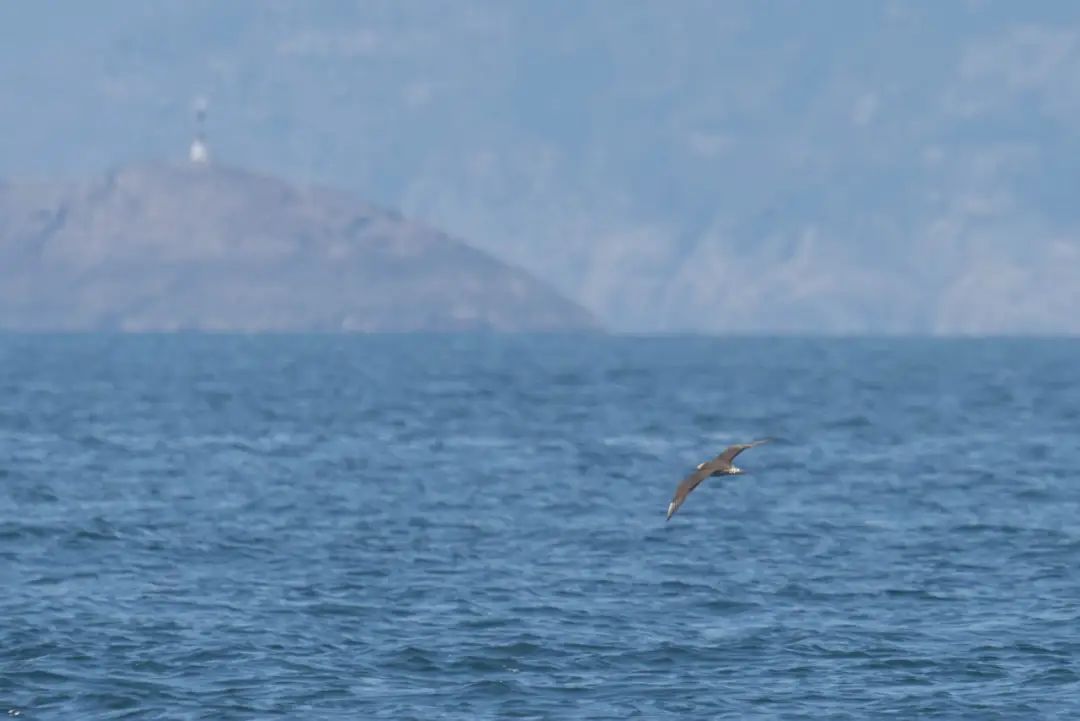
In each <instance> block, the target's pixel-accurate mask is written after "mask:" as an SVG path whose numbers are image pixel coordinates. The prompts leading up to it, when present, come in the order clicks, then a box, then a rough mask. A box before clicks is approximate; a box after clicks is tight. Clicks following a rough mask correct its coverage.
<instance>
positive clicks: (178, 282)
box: [0, 164, 594, 332]
mask: <svg viewBox="0 0 1080 721" xmlns="http://www.w3.org/2000/svg"><path fill="white" fill-rule="evenodd" d="M592 327H594V323H593V320H592V318H591V317H590V315H589V314H588V313H587V312H586V311H584V310H583V309H582V308H580V307H579V306H577V305H575V304H574V303H573V302H571V301H569V300H567V299H566V298H564V297H562V296H561V295H559V294H558V293H556V292H555V291H554V290H552V289H550V288H548V287H547V286H546V285H544V284H543V283H541V282H540V281H538V280H536V279H535V278H533V277H532V276H530V275H529V274H527V273H525V272H524V271H522V270H519V269H517V268H514V267H511V266H510V265H507V264H505V263H503V262H501V261H499V260H497V259H496V258H494V257H493V256H491V255H489V254H487V253H484V252H481V251H479V250H477V249H475V248H472V247H470V246H469V245H467V244H465V243H463V242H460V241H457V240H455V239H453V238H450V237H448V236H447V235H445V234H443V233H440V232H438V231H436V230H433V229H430V228H427V227H424V226H422V225H420V224H417V223H414V222H410V221H409V220H406V219H405V218H403V217H401V216H400V215H399V214H397V213H394V212H391V211H388V210H384V209H381V208H378V207H375V206H373V205H371V204H368V203H365V202H363V201H360V200H357V199H355V198H353V197H351V196H349V195H347V194H345V193H342V192H337V191H334V190H331V189H327V188H320V187H297V186H294V185H291V184H289V183H286V182H284V181H282V180H278V179H275V178H273V177H268V176H265V175H260V174H257V173H253V172H248V171H244V170H239V169H235V168H228V167H220V166H216V165H204V164H183V165H168V164H143V165H133V166H126V167H123V168H119V169H116V170H114V171H112V172H109V173H107V174H106V175H105V176H104V177H98V178H95V179H92V180H89V181H85V182H65V183H6V184H3V185H0V328H4V329H16V330H121V331H170V330H208V331H362V332H381V331H389V332H394V331H415V330H433V331H446V330H491V331H562V330H581V329H588V328H592Z"/></svg>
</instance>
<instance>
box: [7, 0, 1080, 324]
mask: <svg viewBox="0 0 1080 721" xmlns="http://www.w3.org/2000/svg"><path fill="white" fill-rule="evenodd" d="M614 5H615V4H614V3H569V2H567V3H532V2H499V1H497V0H491V1H485V2H480V1H475V2H468V1H462V2H453V3H451V2H424V3H398V2H391V1H387V2H368V3H358V4H317V5H297V4H295V3H286V2H280V3H279V2H243V1H241V2H235V3H218V2H213V1H212V0H195V1H192V2H189V1H188V0H165V1H164V2H158V3H154V4H150V5H147V4H141V3H134V2H119V1H117V2H111V3H101V4H98V3H95V4H77V3H70V4H69V5H67V6H65V8H64V12H62V13H60V12H56V11H55V9H54V8H53V7H52V6H50V7H46V6H41V7H39V6H38V5H33V4H27V3H13V4H7V5H3V6H2V7H0V26H3V27H5V28H11V29H13V30H12V32H10V33H9V37H8V38H7V40H6V41H5V43H3V44H2V45H0V64H4V65H6V66H8V67H11V68H19V69H20V71H19V72H18V73H11V74H9V76H8V79H7V80H6V81H5V82H6V83H8V84H7V85H6V91H5V92H6V95H7V97H8V98H10V99H12V100H11V101H9V102H8V103H6V104H0V174H3V175H4V176H7V177H12V176H23V175H31V176H38V177H41V176H50V175H54V174H65V175H84V174H87V173H90V172H100V171H101V170H103V169H104V168H105V167H107V166H109V165H112V164H113V163H115V162H117V161H122V160H126V159H128V158H133V157H136V158H141V157H161V156H162V155H169V154H171V155H173V156H175V157H180V156H182V155H183V154H184V153H185V152H186V148H187V142H188V139H189V137H190V133H191V121H190V103H191V100H192V98H193V97H194V96H195V95H198V94H205V95H207V96H208V97H209V98H210V101H211V102H210V111H209V120H208V129H209V135H210V144H211V148H212V150H213V152H215V153H216V154H217V156H218V157H222V158H227V159H228V160H229V161H230V162H232V163H234V164H238V165H242V166H246V167H258V168H266V169H269V170H272V171H274V172H275V173H277V174H278V175H280V176H282V177H288V178H294V179H298V180H299V181H301V182H307V181H310V180H315V179H317V180H320V181H323V182H327V183H330V184H333V185H336V186H340V187H343V188H347V189H349V190H351V191H355V192H357V193H358V194H359V195H360V196H361V197H366V198H372V199H374V200H376V201H378V202H379V203H381V204H384V205H387V206H390V207H400V208H402V209H403V211H404V212H405V214H406V215H408V216H410V217H417V218H421V219H423V220H425V221H427V222H430V223H431V224H433V225H435V226H437V227H440V228H444V229H446V230H447V231H448V232H450V233H451V234H453V235H455V236H458V237H462V238H465V239H467V240H468V241H469V242H470V243H475V244H476V245H477V246H478V247H481V248H483V249H485V250H489V251H491V252H493V253H494V254H495V255H496V256H497V257H500V258H504V259H507V260H509V261H511V262H514V263H516V264H519V265H521V266H523V267H525V268H527V269H528V270H530V271H532V272H534V273H536V274H537V275H539V276H540V277H541V278H543V279H544V280H546V281H548V282H549V283H551V284H553V285H554V286H556V287H557V288H559V289H560V290H562V291H564V292H566V293H568V294H569V295H571V296H572V297H574V298H576V299H578V300H580V301H581V302H583V303H584V304H586V305H587V306H588V307H589V308H591V309H592V310H594V311H596V312H597V313H599V314H600V315H601V316H602V317H603V318H604V319H606V320H607V321H609V322H610V323H611V324H613V325H615V326H616V327H623V328H633V329H686V328H695V329H702V330H809V331H815V330H817V331H822V330H823V331H835V332H859V331H869V332H891V331H923V332H926V331H929V332H934V331H941V332H1002V331H1031V330H1034V331H1038V332H1055V331H1070V332H1077V331H1080V313H1077V312H1076V311H1077V310H1078V308H1080V291H1078V290H1077V288H1080V243H1078V242H1077V238H1078V237H1080V210H1078V208H1080V206H1077V204H1076V203H1075V202H1074V201H1073V200H1072V195H1071V190H1070V189H1071V188H1072V187H1074V185H1075V182H1074V180H1075V178H1076V177H1078V176H1080V160H1078V158H1080V153H1078V152H1077V150H1078V149H1080V142H1078V141H1080V137H1078V132H1080V131H1078V130H1077V129H1078V128H1080V92H1078V90H1077V83H1076V80H1075V78H1077V77H1080V6H1078V5H1077V4H1075V3H1072V2H1068V1H1067V0H1052V1H1051V2H1045V3H1039V4H1038V5H1037V8H1036V9H1031V8H1030V7H1028V6H1027V5H1025V4H1020V3H1015V2H1010V1H1008V0H998V1H993V0H969V1H958V2H952V3H934V2H914V3H913V2H904V3H900V2H896V3H893V2H880V3H866V2H861V1H860V0H848V1H846V2H838V3H830V4H829V6H828V8H821V7H819V6H818V5H816V4H812V3H766V4H763V3H755V2H725V3H717V2H682V3H679V4H678V5H677V6H670V5H668V4H666V3H658V2H645V1H634V0H631V1H630V2H625V3H617V5H618V8H617V10H615V9H613V8H614Z"/></svg>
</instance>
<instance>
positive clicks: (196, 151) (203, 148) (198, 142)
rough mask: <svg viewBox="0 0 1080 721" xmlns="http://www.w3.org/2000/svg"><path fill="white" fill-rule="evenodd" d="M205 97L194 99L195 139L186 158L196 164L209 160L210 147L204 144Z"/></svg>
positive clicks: (202, 163)
mask: <svg viewBox="0 0 1080 721" xmlns="http://www.w3.org/2000/svg"><path fill="white" fill-rule="evenodd" d="M206 107H207V102H206V98H199V99H197V100H196V101H195V139H194V140H192V141H191V149H190V150H189V151H188V159H189V160H190V161H191V162H192V163H195V164H196V165H205V164H206V163H209V162H210V148H209V147H207V145H206Z"/></svg>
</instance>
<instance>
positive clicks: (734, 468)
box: [728, 466, 743, 476]
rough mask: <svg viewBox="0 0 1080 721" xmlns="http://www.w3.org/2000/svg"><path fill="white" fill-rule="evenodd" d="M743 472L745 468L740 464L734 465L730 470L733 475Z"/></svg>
mask: <svg viewBox="0 0 1080 721" xmlns="http://www.w3.org/2000/svg"><path fill="white" fill-rule="evenodd" d="M742 472H743V469H741V468H739V467H738V466H732V467H731V469H730V470H728V473H730V474H731V475H733V476H737V475H739V474H740V473H742Z"/></svg>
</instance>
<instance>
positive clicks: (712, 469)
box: [667, 438, 772, 521]
mask: <svg viewBox="0 0 1080 721" xmlns="http://www.w3.org/2000/svg"><path fill="white" fill-rule="evenodd" d="M771 440H772V438H762V439H761V440H759V441H753V442H751V443H739V444H736V445H734V446H728V447H727V448H725V449H724V452H723V453H721V454H720V455H718V456H717V457H716V458H714V459H712V460H711V461H706V462H705V463H702V464H701V465H700V466H698V467H697V470H695V471H694V472H693V473H691V474H690V475H689V476H687V477H686V478H684V479H683V482H682V483H680V484H679V487H678V488H676V489H675V495H674V496H673V497H672V499H671V503H669V504H668V508H667V520H669V521H670V520H671V517H672V516H673V515H674V514H675V511H677V510H679V506H681V505H682V504H683V501H685V500H686V497H687V496H689V495H690V491H692V490H694V489H695V488H697V487H698V485H700V483H701V482H702V481H704V480H705V479H706V478H708V477H709V476H734V475H738V474H740V473H742V472H743V470H742V469H741V468H738V467H736V466H735V465H734V464H733V463H732V461H734V460H735V456H737V455H739V454H740V453H742V452H743V451H745V450H746V449H747V448H753V447H754V446H760V445H761V444H762V443H768V442H769V441H771Z"/></svg>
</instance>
